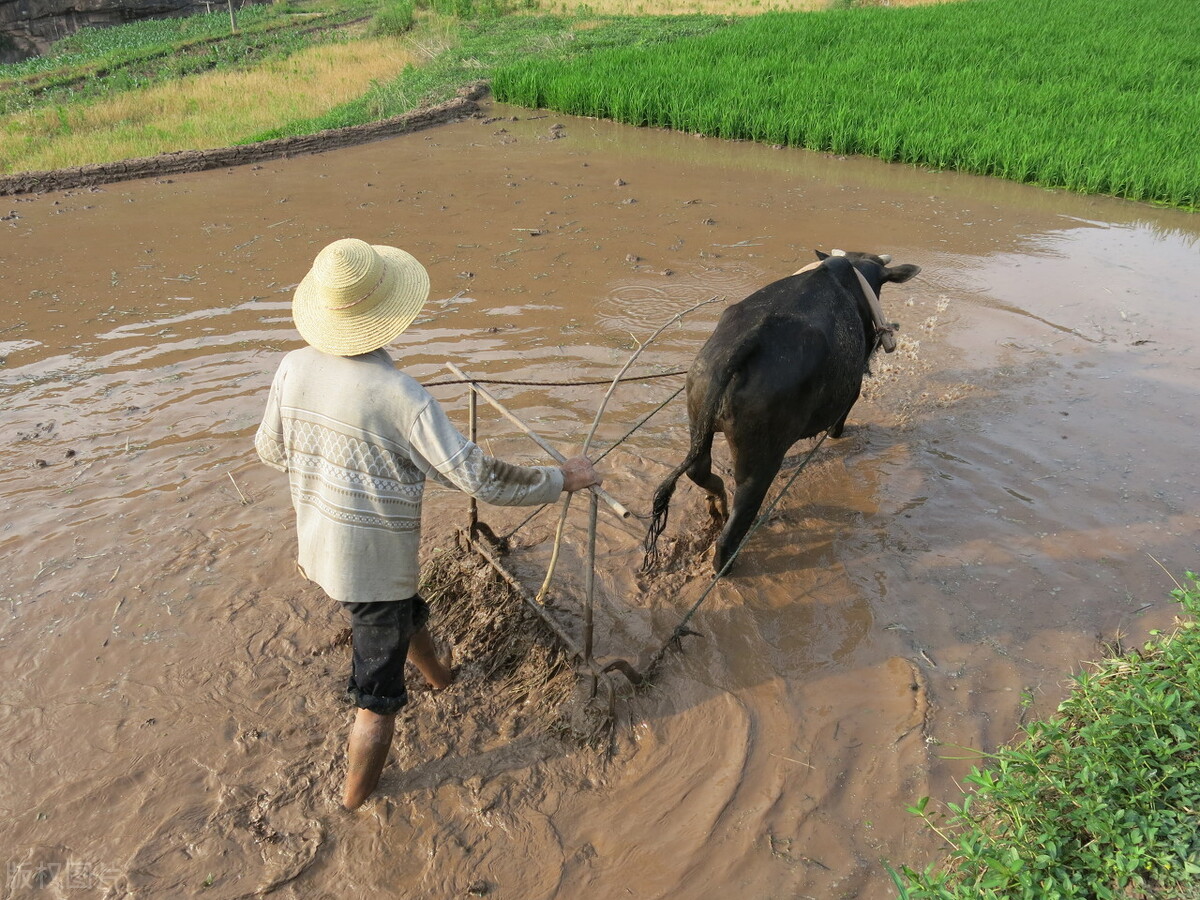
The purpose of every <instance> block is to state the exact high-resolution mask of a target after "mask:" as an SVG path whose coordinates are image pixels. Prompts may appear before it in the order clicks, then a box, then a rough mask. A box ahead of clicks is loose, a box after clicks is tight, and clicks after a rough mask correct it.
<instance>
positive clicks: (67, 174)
mask: <svg viewBox="0 0 1200 900" xmlns="http://www.w3.org/2000/svg"><path fill="white" fill-rule="evenodd" d="M488 92H489V89H488V85H487V82H485V81H477V82H475V83H474V84H469V85H467V86H466V87H464V88H461V89H460V90H459V92H458V96H456V97H455V98H454V99H453V100H448V101H446V102H445V103H441V104H439V105H437V106H431V107H429V108H427V109H418V110H414V111H412V112H408V113H404V114H403V115H399V116H393V117H392V118H390V119H384V120H382V121H380V122H371V123H368V124H366V125H354V126H350V127H348V128H332V129H329V130H327V131H319V132H317V133H316V134H307V135H301V136H298V137H285V138H276V139H274V140H270V141H260V142H258V143H256V144H246V145H244V146H240V147H216V148H213V149H210V150H180V151H178V152H176V153H165V154H163V155H161V156H147V157H141V158H138V159H122V160H118V161H116V162H109V163H96V164H94V165H88V166H71V167H70V168H66V169H54V170H52V171H48V172H17V173H15V174H13V175H4V176H0V196H11V195H15V194H32V193H40V192H43V191H63V190H70V189H72V188H81V187H92V186H94V185H99V184H112V183H113V182H116V181H131V180H134V179H137V178H160V177H162V176H164V175H181V174H183V173H185V172H203V171H207V170H209V169H223V168H226V167H227V166H242V165H246V164H247V163H256V162H263V161H264V160H268V159H279V158H286V157H291V156H302V155H304V154H308V153H323V152H325V151H327V150H337V149H339V148H342V147H351V146H354V145H356V144H365V143H367V142H368V141H377V140H381V139H382V138H389V137H395V136H396V135H399V134H406V133H408V132H412V131H419V130H421V129H422V128H429V127H430V126H433V125H442V124H444V123H446V122H452V121H454V120H456V119H462V118H466V117H467V116H470V115H472V114H474V113H476V112H478V111H479V101H480V100H482V99H483V98H484V97H486V96H487V95H488Z"/></svg>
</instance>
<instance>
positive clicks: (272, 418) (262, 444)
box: [254, 366, 288, 472]
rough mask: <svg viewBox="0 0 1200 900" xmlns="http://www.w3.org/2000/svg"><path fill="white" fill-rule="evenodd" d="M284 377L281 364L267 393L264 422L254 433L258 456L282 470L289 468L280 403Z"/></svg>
mask: <svg viewBox="0 0 1200 900" xmlns="http://www.w3.org/2000/svg"><path fill="white" fill-rule="evenodd" d="M283 378H284V369H283V367H282V366H281V367H280V369H279V371H278V372H276V373H275V378H274V380H273V381H272V382H271V392H270V393H269V394H268V395H267V411H266V412H265V413H264V414H263V420H262V424H260V425H259V426H258V431H257V432H256V433H255V435H254V449H255V450H256V451H257V452H258V458H259V459H261V460H262V461H263V462H265V463H266V464H267V465H268V466H270V467H271V468H272V469H278V470H279V471H280V472H286V471H287V470H288V465H287V446H286V445H285V444H284V441H283V413H282V410H281V408H280V405H279V394H280V391H281V389H282V386H283Z"/></svg>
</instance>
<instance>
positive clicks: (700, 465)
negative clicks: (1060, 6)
mask: <svg viewBox="0 0 1200 900" xmlns="http://www.w3.org/2000/svg"><path fill="white" fill-rule="evenodd" d="M712 442H713V436H712V435H711V434H710V435H709V436H708V437H707V438H706V439H705V440H704V441H703V442H702V443H701V445H700V455H699V456H697V457H696V461H695V462H694V463H692V464H691V465H690V466H688V467H687V477H688V478H690V479H692V481H694V482H695V483H696V484H698V485H699V486H700V487H701V488H702V489H703V490H704V492H705V493H706V494H707V495H708V496H707V500H708V514H709V515H710V516H712V517H713V519H714V520H715V521H717V522H724V521H725V519H726V518H727V517H728V516H729V504H728V502H727V501H726V499H725V482H724V481H722V480H721V477H720V476H719V475H716V474H714V473H713V470H712Z"/></svg>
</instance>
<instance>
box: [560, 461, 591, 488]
mask: <svg viewBox="0 0 1200 900" xmlns="http://www.w3.org/2000/svg"><path fill="white" fill-rule="evenodd" d="M559 469H560V470H561V471H562V473H563V490H564V491H580V490H583V489H584V488H587V487H591V486H592V485H593V484H596V485H598V484H600V481H601V478H600V475H599V474H598V473H597V472H596V470H595V468H593V467H592V461H591V460H590V459H588V458H587V457H586V456H576V457H574V458H572V459H568V460H567V461H566V462H564V463H563V464H562V465H561V466H559Z"/></svg>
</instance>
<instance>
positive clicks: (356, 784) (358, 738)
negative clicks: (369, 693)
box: [342, 709, 396, 809]
mask: <svg viewBox="0 0 1200 900" xmlns="http://www.w3.org/2000/svg"><path fill="white" fill-rule="evenodd" d="M395 729H396V717H395V715H390V716H384V715H380V714H379V713H374V712H371V711H370V710H369V709H360V710H359V711H358V715H356V716H355V717H354V725H353V726H352V727H351V729H350V747H349V750H348V751H347V753H346V755H347V757H348V761H349V771H348V772H347V773H346V790H345V792H344V793H343V795H342V806H344V807H346V809H358V808H359V807H360V806H362V804H363V802H364V801H365V800H366V799H367V798H368V797H370V796H371V794H373V793H374V792H375V788H376V787H377V786H378V784H379V776H380V774H382V772H383V766H384V764H385V763H386V762H387V756H388V750H390V749H391V746H392V733H393V732H394V731H395Z"/></svg>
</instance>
